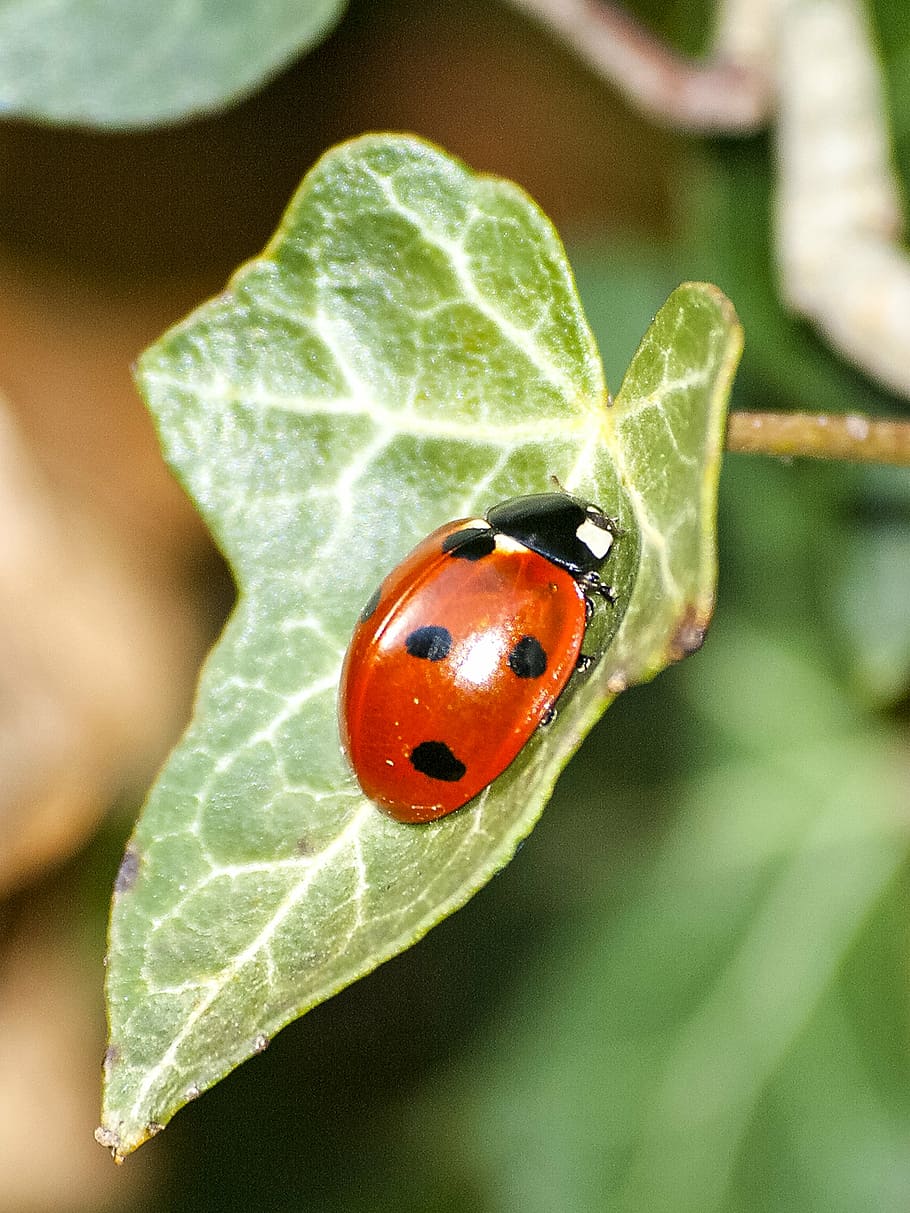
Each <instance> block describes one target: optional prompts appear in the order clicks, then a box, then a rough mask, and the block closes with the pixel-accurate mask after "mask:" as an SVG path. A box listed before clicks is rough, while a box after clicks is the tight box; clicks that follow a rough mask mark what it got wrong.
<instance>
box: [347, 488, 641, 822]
mask: <svg viewBox="0 0 910 1213" xmlns="http://www.w3.org/2000/svg"><path fill="white" fill-rule="evenodd" d="M617 534H618V527H617V524H616V522H615V521H614V519H612V518H609V517H608V516H607V515H606V514H605V513H604V512H603V510H601V509H600V508H599V506H596V505H592V504H591V503H590V502H587V501H581V500H579V499H578V498H576V497H570V496H569V495H568V494H566V493H561V492H560V493H538V494H534V495H532V496H529V497H515V498H512V499H511V500H509V501H504V502H502V503H501V504H500V505H497V506H494V507H493V509H491V510H490V511H489V512H488V513H487V515H486V517H485V518H463V519H460V520H459V521H457V522H449V523H447V524H446V525H445V526H442V527H440V528H439V529H438V530H436V531H434V532H433V533H432V534H431V535H429V536H428V537H427V538H426V539H424V540H423V542H422V543H419V544H418V545H417V547H416V548H414V550H413V551H412V552H411V554H410V555H409V556H406V557H405V559H404V560H403V561H402V562H401V564H399V565H398V567H397V568H395V569H394V570H393V571H392V572H391V573H389V575H388V576H387V577H386V578H385V580H384V581H383V582H382V584H381V585H380V587H379V589H378V590H377V591H376V593H375V594H374V595H373V597H372V598H371V599H370V601H369V602H368V603H367V605H366V606H365V607H364V609H363V611H362V612H361V614H360V618H359V620H358V623H357V626H356V628H355V630H354V635H353V637H352V640H351V644H350V647H349V648H348V652H347V656H346V657H345V662H344V667H343V670H342V674H341V686H340V692H339V721H340V729H341V740H342V744H343V746H344V749H345V751H346V752H347V755H348V758H349V760H350V763H351V766H352V767H353V770H354V774H355V775H356V776H357V780H358V782H359V784H360V786H361V788H362V789H363V791H364V792H365V793H366V795H367V796H368V797H369V799H370V800H372V801H374V802H375V803H376V804H377V805H379V807H380V808H382V809H384V810H385V811H386V812H387V813H388V814H389V815H390V816H392V817H394V818H396V820H398V821H405V822H422V821H432V820H434V819H436V818H437V817H443V816H445V814H446V813H451V812H453V810H455V809H459V808H461V806H462V805H464V804H466V803H467V802H468V801H469V800H471V799H473V797H475V796H476V795H477V794H478V792H480V791H482V790H483V789H484V788H485V787H486V786H487V785H488V784H490V783H492V782H493V780H494V779H496V777H497V776H498V775H501V774H502V772H503V771H504V770H505V769H506V767H507V766H508V765H509V763H510V762H512V760H513V759H514V758H515V757H516V755H517V754H518V753H519V751H520V750H521V748H522V747H523V746H524V744H525V742H526V741H527V740H528V738H529V737H531V735H532V734H533V733H534V731H535V729H536V728H537V727H538V725H540V724H542V723H547V722H548V721H549V719H551V718H552V716H553V715H554V705H555V703H556V700H557V699H558V698H559V695H560V694H561V692H562V691H563V689H564V688H565V686H566V683H567V682H568V681H569V678H570V677H571V675H572V673H573V671H574V670H575V669H576V668H584V667H585V666H586V665H587V664H588V659H587V658H585V657H583V656H582V654H581V645H582V640H583V639H584V634H585V628H586V626H587V622H588V620H589V619H590V617H591V615H592V613H593V610H594V605H593V600H592V596H593V595H599V596H600V597H601V598H603V599H605V600H607V601H608V602H611V603H612V602H613V592H612V590H611V589H610V587H609V586H608V585H605V584H604V582H603V581H602V580H601V578H600V570H601V568H602V566H603V564H604V562H605V561H606V559H607V556H608V554H609V552H610V549H611V547H612V546H613V541H614V539H615V538H616V536H617Z"/></svg>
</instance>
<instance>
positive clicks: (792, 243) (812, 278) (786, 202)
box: [777, 0, 910, 396]
mask: <svg viewBox="0 0 910 1213" xmlns="http://www.w3.org/2000/svg"><path fill="white" fill-rule="evenodd" d="M778 45H779V54H778V98H779V100H778V110H779V117H778V125H777V147H778V173H779V183H778V192H777V252H778V264H779V267H780V275H781V286H782V290H783V294H784V296H785V298H786V300H787V302H788V303H789V304H790V305H791V306H792V307H793V308H794V309H796V310H797V311H799V312H801V313H802V314H803V315H805V316H808V317H809V318H810V319H812V320H813V321H814V322H815V323H816V324H817V325H818V327H819V329H821V331H822V332H823V333H824V334H825V336H826V337H827V338H828V340H829V341H830V342H831V344H832V345H833V346H835V347H836V348H837V349H839V350H840V351H841V352H842V353H844V354H845V355H846V356H847V357H848V358H849V359H850V360H851V361H852V362H855V363H857V364H858V365H859V366H861V367H862V368H863V369H864V370H865V371H867V372H868V373H869V374H870V375H872V376H874V377H875V378H876V379H878V380H879V381H880V382H882V383H884V384H885V385H886V386H888V387H890V388H892V389H894V390H895V391H898V392H901V393H902V394H903V395H905V396H910V258H908V256H907V253H906V252H905V250H904V249H903V248H902V247H901V245H900V235H901V229H902V226H903V223H902V215H901V201H900V193H899V189H898V185H897V181H896V179H895V175H894V171H893V169H892V167H891V154H890V147H889V140H888V133H887V117H886V111H885V104H884V98H883V96H882V86H881V78H880V76H881V72H880V68H879V65H878V62H877V60H876V57H875V52H874V49H873V46H872V39H871V37H870V34H869V29H868V25H867V21H866V16H865V13H864V11H863V10H862V8H861V7H860V5H859V3H857V0H793V2H790V3H787V4H785V5H784V6H783V10H782V13H781V17H780V32H779V39H778Z"/></svg>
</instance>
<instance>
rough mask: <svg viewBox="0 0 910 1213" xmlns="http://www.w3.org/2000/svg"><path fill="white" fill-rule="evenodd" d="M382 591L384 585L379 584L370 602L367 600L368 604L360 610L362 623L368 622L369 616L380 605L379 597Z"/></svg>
mask: <svg viewBox="0 0 910 1213" xmlns="http://www.w3.org/2000/svg"><path fill="white" fill-rule="evenodd" d="M381 593H382V586H381V585H378V586H377V587H376V589H375V590H374V591H373V593H372V594H371V595H370V600H369V602H367V604H366V605H365V606H364V608H363V610H362V611H361V612H360V622H361V623H366V621H367V620H368V619H369V617H370V616H371V615H372V614H373V612H374V611H375V610H376V608H377V607H378V606H379V598H380V595H381Z"/></svg>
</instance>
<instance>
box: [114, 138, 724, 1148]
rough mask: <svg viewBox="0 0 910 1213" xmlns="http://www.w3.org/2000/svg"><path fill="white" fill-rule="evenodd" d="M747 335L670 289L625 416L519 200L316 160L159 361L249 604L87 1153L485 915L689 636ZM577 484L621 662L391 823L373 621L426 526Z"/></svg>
mask: <svg viewBox="0 0 910 1213" xmlns="http://www.w3.org/2000/svg"><path fill="white" fill-rule="evenodd" d="M740 340H741V338H740V330H739V327H738V325H737V322H736V319H735V316H734V314H733V310H732V308H731V306H730V304H729V303H728V301H727V300H726V299H725V298H724V296H723V295H722V294H721V293H720V292H719V291H718V290H716V288H714V287H710V286H703V285H687V286H683V287H680V288H679V289H678V290H677V291H675V292H674V293H673V295H672V296H671V297H670V300H669V301H668V302H667V304H666V305H665V306H664V308H663V309H662V310H661V312H660V313H659V315H658V316H657V318H656V320H655V322H654V324H653V326H652V328H651V329H650V330H649V332H648V334H647V336H646V337H645V339H644V341H643V343H642V345H641V347H640V349H639V351H638V353H637V354H636V356H635V358H634V360H633V362H632V365H631V367H630V369H629V372H628V374H627V376H626V379H625V382H624V383H623V386H622V390H621V392H620V394H619V398H618V399H617V401H616V402H615V404H614V405H613V406H612V407H610V405H609V398H608V395H607V391H606V388H605V385H604V382H603V377H602V370H601V366H600V361H599V359H598V356H597V353H596V350H595V348H594V343H593V340H592V337H591V334H590V332H589V329H588V327H587V324H586V323H585V320H584V317H583V315H582V313H581V309H580V305H579V303H578V299H577V297H576V294H575V289H574V283H573V281H572V277H571V273H570V271H569V268H568V266H567V264H566V261H565V255H564V252H563V250H562V246H561V245H560V243H559V240H558V238H557V236H556V234H555V232H554V231H553V229H552V227H551V226H550V224H549V223H548V221H547V220H546V218H545V217H544V216H543V215H542V214H541V213H540V211H539V210H538V209H537V208H536V207H535V206H534V204H533V203H532V202H531V201H530V199H529V198H528V197H527V196H526V195H525V194H523V193H522V192H521V191H520V190H519V189H518V188H516V187H515V186H514V185H511V184H510V183H508V182H505V181H501V180H497V179H493V178H489V177H480V176H475V175H474V174H472V173H470V172H469V171H468V170H467V169H465V168H464V167H463V166H462V165H460V164H459V163H457V162H455V161H453V160H452V159H450V158H448V157H447V156H445V155H444V154H443V153H442V152H440V151H438V150H437V149H435V148H433V147H430V146H429V145H427V144H425V143H422V142H420V141H418V140H415V139H409V138H403V137H393V136H382V135H379V136H369V137H366V138H363V139H359V140H355V141H354V142H351V143H348V144H346V145H342V146H341V147H339V148H336V149H335V150H333V151H332V152H330V153H329V154H328V155H326V156H325V157H324V158H323V160H321V161H320V163H319V164H317V166H316V167H315V168H314V169H313V171H312V172H311V173H310V174H309V176H308V177H307V178H306V180H305V181H304V183H303V185H302V187H301V189H300V191H299V193H298V194H297V196H296V198H295V199H294V201H293V202H292V204H291V207H290V209H289V210H288V213H287V215H286V216H285V219H284V221H283V222H282V225H281V227H280V229H279V231H278V233H277V234H276V236H275V238H274V239H273V241H272V242H271V244H270V245H269V247H268V248H267V249H266V250H265V252H264V254H263V255H262V257H260V258H259V259H257V260H255V261H253V262H251V263H249V264H248V265H246V266H244V267H243V268H242V269H241V270H240V271H239V272H238V274H237V275H236V276H235V278H234V279H233V281H232V282H231V283H230V285H229V287H228V289H227V291H226V292H225V294H224V295H222V296H221V297H219V298H217V299H215V300H213V301H211V302H210V303H208V304H206V305H205V306H204V307H202V308H200V309H199V310H198V311H197V312H196V313H195V314H194V315H192V316H190V317H189V319H188V320H187V321H186V322H184V323H183V324H181V325H179V326H178V327H177V328H175V329H174V330H172V331H171V332H170V333H168V334H167V335H166V336H165V337H164V338H163V339H162V340H161V341H160V342H159V343H158V344H157V345H155V346H154V347H153V348H152V349H151V350H149V351H148V352H147V353H146V355H145V356H144V358H143V359H142V362H141V365H140V368H139V380H140V383H141V386H142V388H143V391H144V393H145V395H146V397H147V399H148V401H149V403H150V405H151V408H152V410H153V412H154V414H155V416H156V418H157V421H158V424H159V427H160V433H161V440H162V443H163V446H164V450H165V453H166V455H167V457H168V459H169V460H170V462H171V464H172V465H173V467H174V469H175V470H176V472H177V474H178V475H179V476H180V477H181V478H182V480H183V481H184V483H185V484H186V486H187V488H188V490H189V492H190V493H191V494H192V496H193V497H194V499H195V500H196V502H197V503H198V506H199V508H200V510H201V511H202V513H203V515H204V517H205V518H206V520H207V522H208V525H209V526H210V527H211V530H212V532H213V534H214V535H215V536H216V538H217V540H218V542H219V543H220V545H221V546H222V548H223V550H224V552H225V554H226V556H227V558H228V560H229V561H230V563H231V566H232V568H233V570H234V572H235V575H236V578H237V582H238V586H239V600H238V604H237V607H236V610H235V612H234V614H233V616H232V618H231V620H230V621H229V623H228V625H227V627H226V629H225V633H224V635H223V637H222V638H221V640H220V642H219V644H218V646H217V648H216V649H215V651H214V652H213V654H212V656H211V658H210V660H209V662H208V665H207V666H206V669H205V671H204V674H203V677H202V680H201V684H200V688H199V695H198V702H197V705H196V712H195V718H194V721H193V723H192V725H191V726H190V728H189V730H188V732H187V734H186V736H185V737H184V739H183V741H182V742H181V744H180V746H179V747H178V749H177V750H176V751H175V753H174V755H173V756H172V758H171V759H170V761H169V763H168V764H167V766H166V768H165V769H164V771H163V772H162V774H161V777H160V779H159V781H158V784H157V785H156V787H155V788H154V789H153V791H152V793H151V795H150V797H149V801H148V803H147V805H146V807H145V810H144V812H143V815H142V818H141V820H140V822H139V824H138V826H137V828H136V832H135V835H134V837H133V839H132V841H131V843H130V846H129V848H128V850H127V853H126V857H125V859H124V863H123V867H122V869H121V872H120V876H119V879H118V885H117V890H116V892H115V897H114V905H113V910H112V919H111V931H110V953H109V967H108V980H107V993H108V1002H109V1018H110V1045H109V1048H108V1051H107V1054H106V1059H105V1104H104V1114H103V1126H102V1128H101V1129H99V1131H98V1139H99V1141H101V1142H102V1143H103V1144H105V1145H107V1146H109V1147H110V1148H111V1149H112V1150H113V1151H114V1153H115V1155H116V1156H118V1157H122V1156H123V1155H125V1154H127V1153H129V1152H130V1151H131V1150H133V1149H135V1148H136V1146H137V1145H139V1144H141V1142H143V1141H144V1140H145V1139H146V1138H147V1137H149V1136H150V1135H151V1134H152V1133H153V1132H155V1131H156V1129H157V1128H159V1127H160V1126H161V1125H163V1124H164V1123H166V1121H167V1120H168V1119H169V1118H170V1117H171V1116H172V1115H173V1113H174V1112H175V1111H176V1110H177V1109H178V1108H180V1107H181V1106H182V1105H183V1104H184V1103H185V1102H186V1101H187V1100H188V1099H190V1098H192V1097H193V1096H194V1095H196V1094H198V1093H199V1092H200V1091H202V1090H204V1089H205V1088H206V1087H208V1086H210V1085H211V1084H212V1083H214V1082H216V1081H217V1080H218V1079H219V1078H220V1077H222V1076H223V1075H224V1074H225V1073H227V1072H228V1071H229V1070H230V1069H231V1068H232V1067H233V1066H235V1065H237V1064H238V1063H239V1062H240V1061H242V1060H243V1059H244V1058H245V1057H247V1056H248V1055H250V1054H251V1053H253V1052H255V1051H256V1050H257V1049H260V1048H262V1047H263V1046H264V1044H265V1043H266V1042H267V1041H268V1039H269V1037H270V1036H271V1035H272V1034H273V1033H274V1032H276V1031H277V1030H278V1029H279V1028H281V1027H282V1026H283V1025H285V1024H286V1023H288V1022H289V1021H290V1020H292V1019H294V1018H295V1017H296V1016H298V1015H300V1014H302V1013H303V1012H304V1011H306V1010H308V1009H309V1008H310V1007H312V1006H314V1005H315V1004H316V1003H318V1002H320V1001H321V1000H322V999H325V998H327V997H329V996H330V995H331V994H333V993H335V992H336V991H338V990H339V989H341V988H342V987H343V986H345V985H347V984H348V983H350V982H352V981H354V980H355V979H356V978H358V977H360V976H362V975H363V974H364V973H366V972H368V971H369V970H370V969H372V968H374V967H375V966H376V965H378V964H380V963H381V962H382V961H383V960H385V959H387V958H388V957H390V956H392V955H394V954H395V953H397V952H399V951H401V950H402V949H404V948H406V947H408V946H409V945H410V944H412V943H413V942H414V941H415V940H417V939H419V938H420V936H422V935H423V934H424V933H425V932H426V931H427V930H429V928H430V927H432V926H433V925H434V924H435V923H436V922H438V921H439V920H440V919H441V918H443V917H444V916H445V915H447V914H449V913H451V912H452V911H453V910H455V909H456V908H457V907H458V906H460V905H462V904H463V903H464V902H465V901H466V900H467V899H468V898H469V897H470V896H471V895H472V894H473V893H474V892H475V891H476V890H477V889H478V888H480V887H481V886H482V885H483V884H484V883H485V882H486V881H487V880H489V878H490V877H491V876H492V875H493V874H494V873H495V872H496V871H497V870H498V869H500V868H501V867H502V866H503V865H504V864H505V863H507V862H508V860H509V859H510V858H511V856H512V855H513V853H514V851H515V848H516V847H517V845H518V843H519V842H520V841H521V839H522V838H524V837H525V836H526V835H527V833H528V832H529V831H530V829H531V828H532V826H533V824H534V822H535V820H536V819H537V817H538V816H539V814H540V812H541V811H542V808H543V806H544V804H545V803H546V800H547V798H548V797H549V795H550V792H551V790H552V787H553V784H554V782H555V780H556V778H557V776H558V774H559V771H560V770H561V768H562V767H563V766H564V765H565V763H566V761H567V759H568V758H569V756H570V755H571V754H572V752H573V751H574V750H575V749H576V748H577V746H578V745H579V743H580V741H581V739H582V737H583V736H584V734H585V733H586V732H587V730H588V729H589V728H590V727H591V725H592V724H593V723H594V721H595V720H596V719H597V718H598V716H599V715H600V714H601V712H602V711H603V710H604V708H605V706H606V705H607V703H608V702H609V700H610V698H611V696H612V695H613V694H615V692H616V691H617V690H619V689H620V688H621V687H623V686H625V685H628V684H629V683H631V682H634V681H638V680H641V679H643V678H647V677H650V676H651V675H652V674H654V673H655V672H656V671H657V670H658V669H660V668H661V667H662V666H664V665H666V664H667V662H668V661H672V660H674V659H675V658H677V657H679V656H681V655H682V654H683V653H684V652H686V651H687V650H689V649H691V648H693V647H695V646H696V645H697V644H698V643H699V641H700V638H701V635H702V633H703V630H704V627H705V626H706V624H707V622H708V618H709V616H710V612H711V606H712V602H713V593H714V579H715V569H714V510H715V501H716V487H717V475H718V469H719V458H720V447H721V440H722V431H723V420H724V406H725V401H726V395H727V392H728V390H729V386H730V380H731V377H732V373H733V369H734V366H735V363H736V360H737V358H738V354H739V349H740ZM554 475H555V476H556V477H558V479H559V481H560V483H561V484H562V485H563V486H564V487H565V488H566V489H568V490H570V491H573V492H577V493H579V494H581V495H584V496H587V497H589V498H590V499H591V500H595V501H597V502H598V503H599V504H600V505H602V506H603V507H604V508H605V509H607V510H608V511H609V512H611V513H613V514H615V515H617V516H618V518H619V520H620V523H621V525H622V527H623V528H624V534H623V536H622V538H621V539H620V541H619V542H618V543H617V545H616V549H615V553H616V554H615V557H612V556H611V563H610V565H609V566H608V567H609V569H610V576H611V580H612V582H613V584H614V586H615V588H616V590H617V594H618V603H617V606H616V607H615V608H613V609H610V610H604V611H603V612H601V613H600V614H599V618H598V619H596V621H595V623H594V625H593V626H592V629H591V632H592V635H591V638H590V640H589V644H588V646H587V647H588V648H589V649H591V648H592V646H593V651H595V652H599V653H601V654H602V656H601V660H600V662H599V663H598V664H597V665H596V666H595V667H594V669H593V670H592V671H590V672H589V673H588V674H587V675H586V676H584V677H583V678H582V679H581V680H580V684H579V685H578V686H577V687H576V688H575V689H574V694H571V695H570V696H568V698H567V699H566V701H565V703H564V704H561V705H560V712H559V714H558V717H557V719H556V720H555V722H554V723H553V724H552V725H551V726H550V727H548V728H547V730H545V732H544V733H542V734H539V735H538V736H535V737H534V738H533V739H532V740H531V742H530V743H529V744H528V746H526V747H525V750H524V751H523V752H522V754H521V756H520V757H519V759H518V760H517V761H516V763H514V764H513V766H512V767H510V768H509V769H508V770H507V771H506V773H505V774H504V775H503V776H502V777H501V778H500V779H499V780H497V782H496V784H495V785H494V786H493V787H491V788H490V789H488V790H487V791H486V792H485V793H483V794H482V795H481V796H480V797H479V798H478V799H477V801H476V802H474V803H473V804H472V805H470V806H468V807H466V808H465V809H463V810H461V811H459V812H458V813H455V814H453V815H451V816H449V817H446V818H444V819H442V820H441V821H438V822H434V823H431V824H428V825H425V826H411V825H402V824H400V823H397V822H394V821H392V820H391V819H389V818H388V817H386V816H385V815H383V814H382V813H380V812H378V811H377V810H376V809H375V808H374V807H373V806H372V805H371V804H369V803H368V802H365V801H364V800H363V798H362V796H361V795H360V794H359V791H358V788H357V786H356V783H355V781H354V778H353V776H352V774H351V773H350V771H349V770H348V769H347V767H346V764H345V761H344V758H343V756H342V753H341V751H340V747H339V741H338V729H337V724H336V715H335V694H336V686H337V680H338V673H339V667H340V663H341V660H342V656H343V653H344V650H345V647H346V644H347V641H348V638H349V636H350V634H351V630H352V628H353V624H354V621H355V618H356V616H357V612H358V610H359V608H360V606H361V605H362V604H363V603H364V602H365V601H366V600H367V598H368V597H369V595H370V592H371V591H372V589H373V588H374V586H375V585H376V584H377V583H378V581H379V580H380V579H381V577H382V576H383V575H384V574H385V573H386V572H387V571H388V569H389V568H390V567H391V566H392V565H393V564H394V563H395V562H396V561H397V560H399V559H400V558H401V557H402V556H404V555H405V553H406V552H407V551H408V550H409V549H410V548H411V547H412V546H413V545H414V544H415V543H416V542H417V541H418V540H419V539H420V538H422V537H423V535H425V534H426V533H427V532H428V531H429V530H431V529H432V528H433V527H435V526H436V525H438V524H439V523H441V522H443V521H446V520H448V519H451V518H457V517H464V516H469V515H472V514H476V512H477V511H478V510H481V511H482V510H484V509H485V508H488V507H489V506H490V505H491V504H494V503H495V502H497V501H499V500H502V499H504V498H507V497H510V496H514V495H516V494H520V493H524V492H531V491H540V490H541V489H544V490H545V489H547V488H549V487H550V483H551V480H550V478H551V477H552V476H554Z"/></svg>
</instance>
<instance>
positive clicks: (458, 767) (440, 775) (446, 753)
mask: <svg viewBox="0 0 910 1213" xmlns="http://www.w3.org/2000/svg"><path fill="white" fill-rule="evenodd" d="M410 759H411V766H412V767H413V768H414V770H415V771H419V772H420V773H421V775H426V776H427V778H428V779H439V780H442V782H443V783H457V782H458V780H459V779H461V777H462V776H463V775H464V773H465V771H466V770H467V769H468V768H467V767H466V766H465V765H464V763H463V762H461V761H460V760H459V759H458V758H456V757H455V755H454V754H453V753H452V751H451V750H450V749H449V747H448V746H447V745H446V743H445V742H444V741H422V742H421V743H420V745H418V746H415V747H414V749H413V750H412V751H411V754H410Z"/></svg>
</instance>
